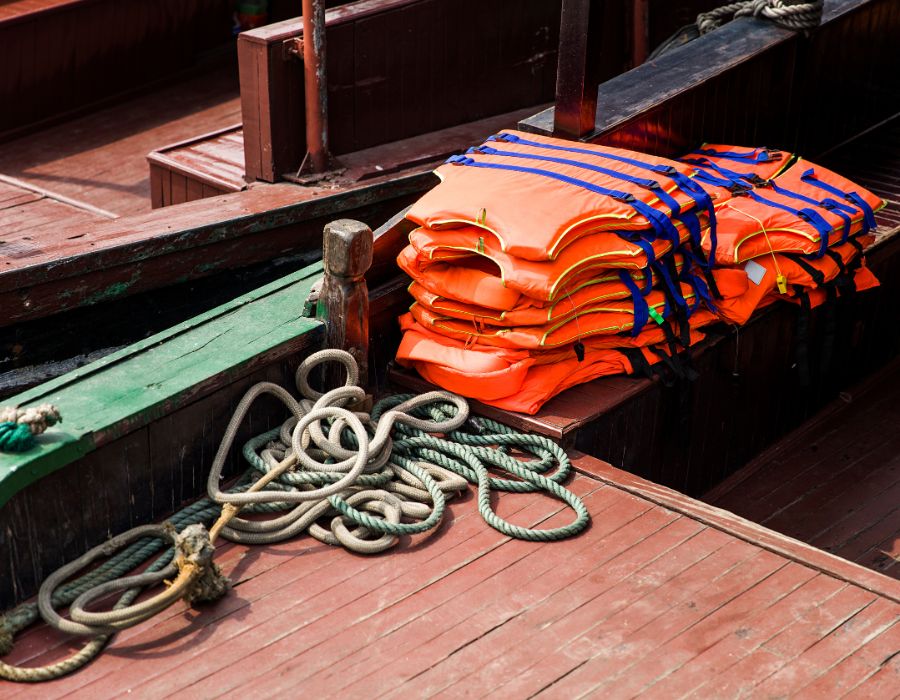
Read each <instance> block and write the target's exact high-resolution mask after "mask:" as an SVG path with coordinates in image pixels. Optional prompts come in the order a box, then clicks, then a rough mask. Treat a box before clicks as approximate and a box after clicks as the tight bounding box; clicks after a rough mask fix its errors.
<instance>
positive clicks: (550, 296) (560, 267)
mask: <svg viewBox="0 0 900 700" xmlns="http://www.w3.org/2000/svg"><path fill="white" fill-rule="evenodd" d="M676 230H677V231H678V233H679V234H680V236H681V240H682V241H685V240H687V239H688V236H689V235H690V234H689V233H688V231H687V229H686V228H685V227H684V225H683V224H681V223H678V225H677V226H676ZM409 241H410V244H411V245H412V247H413V248H414V249H415V251H416V253H417V254H418V256H419V260H418V261H413V260H412V259H411V256H410V254H409V253H408V252H405V253H404V254H403V260H399V261H398V262H399V263H400V265H401V266H405V269H406V271H407V272H410V270H411V269H417V274H416V275H413V274H412V273H410V276H412V277H414V278H416V277H422V276H429V277H430V276H431V273H430V270H428V269H426V266H427V265H428V264H429V263H431V262H435V261H436V262H443V263H449V262H451V261H453V263H454V267H455V268H456V270H457V271H458V270H460V269H463V268H466V267H467V266H468V264H469V261H470V260H471V259H472V258H471V257H470V256H471V254H472V253H475V254H477V255H480V256H482V257H484V258H486V259H488V260H490V261H492V262H494V263H495V264H496V270H497V275H499V278H500V284H501V285H502V286H504V287H506V288H508V289H511V290H515V291H517V292H520V293H521V294H523V295H525V296H528V297H531V298H532V299H538V300H541V301H553V300H554V299H556V298H558V297H559V296H561V295H562V294H563V293H564V290H565V288H566V287H567V286H571V285H572V283H573V282H574V281H575V280H583V279H585V278H586V277H587V276H588V275H590V274H593V275H597V274H598V273H601V272H602V271H603V270H610V269H628V270H641V269H643V268H646V267H647V266H648V265H649V264H650V263H651V262H653V261H654V260H657V259H659V258H661V257H663V256H664V255H666V254H667V253H670V252H671V251H672V244H671V242H669V241H665V240H660V239H657V240H655V241H653V242H652V243H649V242H646V241H643V240H640V239H636V240H635V241H633V242H632V241H628V240H625V239H624V238H622V237H621V236H619V235H617V234H614V233H609V232H603V233H597V234H593V235H590V236H585V237H583V238H581V239H579V240H578V241H576V242H575V243H573V244H572V245H570V246H568V247H566V248H565V249H564V250H562V251H561V252H560V254H559V256H558V257H557V258H556V259H555V260H544V261H534V260H522V259H518V258H515V257H513V256H511V255H508V254H507V253H504V252H503V251H502V250H500V249H499V248H497V247H495V246H494V245H493V244H492V243H491V242H489V241H488V240H484V239H482V238H480V229H478V228H476V227H474V226H468V227H463V228H458V229H452V230H441V231H434V230H432V229H425V228H418V229H416V230H414V231H413V232H412V233H410V235H409ZM445 252H449V254H450V256H451V257H450V258H449V259H448V258H445V257H444V254H445ZM463 252H464V253H465V257H461V256H460V253H463ZM474 267H475V269H476V270H477V271H478V272H483V271H484V266H483V263H479V264H477V265H475V266H474ZM447 269H448V268H446V267H445V268H443V270H445V271H446V270H447ZM457 274H461V275H462V274H468V273H458V272H457ZM477 277H478V281H479V283H481V282H483V279H482V278H481V276H480V275H478V276H477ZM475 279H476V278H475V277H474V276H469V277H467V279H466V282H467V283H469V284H471V283H472V282H474V281H475ZM460 281H462V278H460ZM462 286H463V284H460V285H458V286H457V287H456V288H457V289H460V290H461V287H462ZM460 294H462V295H466V294H468V292H464V291H462V290H461V291H460ZM448 296H453V295H448ZM457 298H460V297H457ZM487 305H488V304H487V303H485V306H487Z"/></svg>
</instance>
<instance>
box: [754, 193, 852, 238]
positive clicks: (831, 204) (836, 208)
mask: <svg viewBox="0 0 900 700" xmlns="http://www.w3.org/2000/svg"><path fill="white" fill-rule="evenodd" d="M769 186H770V187H771V188H772V189H773V190H774V191H775V192H777V193H778V194H780V195H783V196H785V197H790V198H791V199H796V200H798V201H800V202H806V203H807V204H812V205H813V206H816V207H821V208H823V209H827V210H828V211H830V212H832V213H833V214H835V215H836V216H839V217H841V221H843V222H844V225H843V233H842V234H841V243H846V242H847V239H848V238H850V224H851V223H852V219H851V218H850V215H852V214H857V213H859V209H855V208H854V207H851V206H850V205H848V204H842V203H841V202H838V201H836V200H834V199H832V198H831V197H828V198H826V199H823V200H822V201H821V202H820V201H819V200H817V199H813V198H812V197H807V196H806V195H804V194H801V193H800V192H794V191H793V190H789V189H787V188H786V187H781V186H780V185H779V184H778V183H777V182H775V181H774V180H770V181H769Z"/></svg>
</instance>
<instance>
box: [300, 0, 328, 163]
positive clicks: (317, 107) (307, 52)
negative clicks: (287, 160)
mask: <svg viewBox="0 0 900 700" xmlns="http://www.w3.org/2000/svg"><path fill="white" fill-rule="evenodd" d="M303 73H304V80H305V92H306V95H305V96H306V150H307V152H308V156H309V164H308V165H309V166H311V167H310V168H309V169H311V170H312V171H313V172H317V173H321V172H324V171H325V169H326V168H327V167H328V161H329V150H328V81H327V79H326V73H325V9H324V8H323V7H322V2H321V0H303Z"/></svg>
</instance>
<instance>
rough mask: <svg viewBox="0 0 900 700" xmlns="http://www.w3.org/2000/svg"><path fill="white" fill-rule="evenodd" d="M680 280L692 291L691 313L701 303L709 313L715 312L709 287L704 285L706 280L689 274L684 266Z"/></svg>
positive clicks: (691, 273)
mask: <svg viewBox="0 0 900 700" xmlns="http://www.w3.org/2000/svg"><path fill="white" fill-rule="evenodd" d="M681 279H682V280H683V281H685V282H687V283H688V284H689V285H691V287H692V288H693V290H694V294H695V299H694V304H693V306H691V309H690V310H691V313H693V312H694V311H696V310H697V307H698V306H700V302H701V301H703V302H706V305H707V306H708V307H709V308H710V310H711V311H713V312H715V311H716V305H715V302H714V301H713V298H712V294H711V292H710V289H709V285H708V284H706V280H704V279H703V278H702V277H700V276H698V275H695V274H694V273H693V272H691V271H690V269H689V267H688V266H687V265H685V266H684V267H683V268H682V270H681Z"/></svg>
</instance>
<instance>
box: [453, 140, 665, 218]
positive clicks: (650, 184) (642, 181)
mask: <svg viewBox="0 0 900 700" xmlns="http://www.w3.org/2000/svg"><path fill="white" fill-rule="evenodd" d="M466 153H468V154H473V153H484V154H485V155H488V156H507V157H510V158H526V159H529V160H542V161H547V162H548V163H559V164H561V165H571V166H574V167H576V168H584V169H585V170H593V171H594V172H597V173H603V174H604V175H609V176H610V177H614V178H616V179H617V180H622V181H624V182H630V183H631V184H633V185H637V186H638V187H643V188H644V189H647V190H657V189H662V187H661V185H660V184H659V183H658V182H657V181H656V180H648V179H647V178H643V177H635V176H634V175H627V174H625V173H620V172H617V171H615V170H610V169H609V168H601V167H600V166H599V165H590V164H589V163H582V162H581V161H580V160H570V159H568V158H553V157H552V156H541V155H537V154H534V153H519V152H517V151H501V150H499V149H497V148H492V147H491V146H478V147H477V148H470V149H469V150H468V151H466ZM673 201H674V200H673ZM674 206H675V207H676V208H679V205H678V202H675V203H674ZM676 213H677V212H676Z"/></svg>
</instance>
